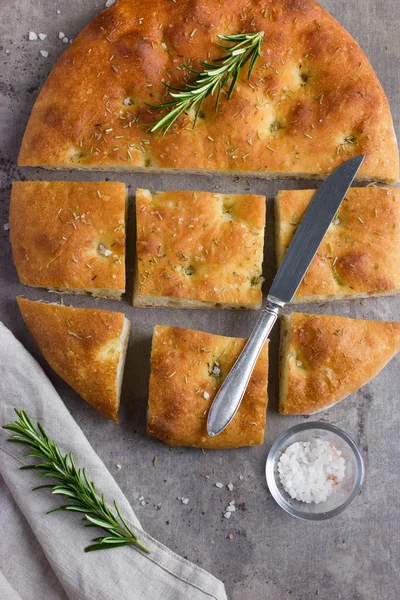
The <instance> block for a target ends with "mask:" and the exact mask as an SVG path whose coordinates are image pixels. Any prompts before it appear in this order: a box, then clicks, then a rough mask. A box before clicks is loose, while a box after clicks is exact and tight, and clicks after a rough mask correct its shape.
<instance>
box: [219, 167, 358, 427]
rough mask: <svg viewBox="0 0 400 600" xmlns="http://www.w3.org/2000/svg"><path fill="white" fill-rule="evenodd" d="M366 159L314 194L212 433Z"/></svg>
mask: <svg viewBox="0 0 400 600" xmlns="http://www.w3.org/2000/svg"><path fill="white" fill-rule="evenodd" d="M363 160H364V156H363V155H361V156H357V157H356V158H352V159H351V160H348V161H347V162H345V163H343V164H342V165H340V167H338V168H337V169H336V170H335V171H334V172H333V173H331V175H329V177H327V178H326V179H325V181H324V182H323V183H322V185H321V186H320V188H319V189H318V191H317V193H316V194H315V195H314V197H313V199H312V201H311V203H310V206H309V207H308V209H307V211H306V214H305V215H304V217H303V219H302V221H301V223H300V225H299V227H298V229H297V231H296V233H295V235H294V238H293V240H292V242H291V244H290V246H289V249H288V251H287V252H286V254H285V257H284V259H283V261H282V264H281V266H280V267H279V270H278V272H277V274H276V276H275V279H274V281H273V283H272V287H271V289H270V292H269V294H268V297H267V303H266V306H265V308H264V309H263V310H262V312H261V316H260V318H259V320H258V322H257V324H256V326H255V328H254V330H253V332H252V334H251V335H250V337H249V339H248V341H247V343H246V345H245V347H244V348H243V350H242V352H241V354H240V355H239V357H238V359H237V360H236V362H235V364H234V365H233V367H232V369H231V371H230V373H229V374H228V376H227V377H226V379H225V381H224V382H223V384H222V386H221V387H220V389H219V391H218V393H217V395H216V396H215V398H214V401H213V403H212V405H211V408H210V410H209V413H208V418H207V432H208V435H209V436H211V437H212V436H214V435H218V434H219V433H221V431H223V430H224V429H225V427H227V426H228V425H229V423H230V422H231V421H232V419H233V417H234V416H235V414H236V411H237V409H238V408H239V406H240V403H241V401H242V398H243V395H244V393H245V391H246V388H247V385H248V383H249V380H250V377H251V374H252V372H253V368H254V365H255V363H256V361H257V358H258V356H259V354H260V352H261V349H262V347H263V345H264V342H265V340H266V339H267V337H268V335H269V333H270V331H271V329H272V327H273V326H274V324H275V321H276V319H277V318H278V313H279V310H280V309H281V308H282V307H283V306H284V305H285V304H286V303H287V302H290V301H291V299H292V298H293V296H294V295H295V293H296V290H297V288H298V287H299V285H300V283H301V280H302V279H303V277H304V275H305V273H306V271H307V269H308V267H309V266H310V263H311V261H312V259H313V258H314V256H315V253H316V252H317V250H318V248H319V246H320V244H321V242H322V239H323V237H324V235H325V233H326V232H327V230H328V228H329V225H330V224H331V223H332V219H333V218H334V216H335V214H336V213H337V211H338V209H339V207H340V205H341V203H342V200H343V198H344V197H345V195H346V193H347V191H348V189H349V187H350V186H351V184H352V182H353V179H354V177H355V176H356V173H357V171H358V169H359V168H360V166H361V164H362V162H363Z"/></svg>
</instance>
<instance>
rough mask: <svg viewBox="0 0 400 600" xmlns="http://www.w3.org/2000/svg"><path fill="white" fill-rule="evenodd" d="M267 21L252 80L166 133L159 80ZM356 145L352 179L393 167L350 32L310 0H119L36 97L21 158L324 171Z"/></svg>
mask: <svg viewBox="0 0 400 600" xmlns="http://www.w3.org/2000/svg"><path fill="white" fill-rule="evenodd" d="M257 31H264V33H265V34H264V41H263V44H262V55H261V57H260V58H259V59H258V60H257V63H256V66H255V69H254V71H253V74H252V77H251V80H250V81H248V80H247V69H246V68H244V69H242V71H241V74H240V77H239V80H238V82H237V86H236V89H235V91H234V93H233V95H232V98H231V99H230V100H228V99H227V97H226V90H224V91H223V92H222V94H221V100H220V103H219V110H218V112H216V110H215V98H208V99H206V101H205V102H204V104H203V106H202V109H201V112H200V118H199V120H198V122H197V124H196V127H195V128H194V129H192V121H193V118H194V111H192V113H190V114H188V115H183V116H182V117H181V118H180V119H179V120H178V122H176V123H175V124H174V126H173V127H172V128H171V130H170V131H169V132H168V133H167V134H166V135H165V136H164V137H163V136H158V137H157V138H156V136H154V135H153V134H151V133H149V132H148V127H146V124H148V123H151V122H155V121H156V120H157V119H158V118H160V116H161V115H163V114H165V110H164V111H163V110H161V111H160V110H154V109H150V108H149V106H148V105H147V103H151V104H158V103H160V102H162V101H165V100H166V99H167V100H169V99H171V97H168V96H165V87H164V85H163V82H168V83H169V84H172V85H175V86H177V87H182V84H183V82H184V80H185V78H186V79H187V72H186V71H185V69H184V68H183V66H182V64H183V63H190V64H191V66H192V67H194V68H199V61H200V60H212V59H213V58H218V57H221V56H222V55H223V51H222V50H221V48H219V47H218V45H217V43H218V38H217V35H218V34H225V35H230V34H236V33H238V32H257ZM358 154H365V155H366V158H365V161H364V164H363V165H362V166H361V169H360V171H359V174H358V178H359V179H376V180H385V181H394V180H397V178H398V170H399V165H398V149H397V144H396V138H395V134H394V130H393V123H392V118H391V114H390V109H389V105H388V101H387V99H386V96H385V94H384V91H383V89H382V87H381V85H380V83H379V81H378V79H377V77H376V75H375V73H374V71H373V69H372V67H371V65H370V64H369V62H368V60H367V58H366V56H365V55H364V53H363V52H362V50H361V48H360V47H359V46H358V44H357V43H356V42H355V41H354V39H353V38H352V37H351V36H350V35H349V34H348V33H347V32H346V31H345V30H344V29H343V28H342V27H341V26H340V25H339V23H338V22H337V21H336V20H335V19H334V18H333V17H332V16H331V15H330V14H329V13H328V12H327V11H326V10H324V9H323V8H322V7H321V6H320V5H319V4H318V3H316V2H315V1H314V0H273V1H272V0H265V1H263V2H258V0H251V1H249V2H247V3H246V2H243V0H219V1H218V2H217V1H216V0H191V1H190V2H171V0H151V1H150V0H142V2H135V1H133V0H118V1H117V2H116V3H115V4H114V5H112V6H111V7H110V8H109V9H108V10H106V11H104V12H102V13H100V14H99V15H98V16H97V17H96V18H95V19H93V21H92V22H91V23H90V24H89V25H88V26H87V27H86V28H85V29H84V30H83V31H82V33H81V34H80V35H79V36H78V37H77V38H76V39H75V40H74V42H73V44H72V45H71V46H70V47H69V48H68V49H67V50H66V52H65V53H64V54H63V55H62V57H61V58H60V60H59V61H58V63H57V64H56V66H55V67H54V69H53V71H52V72H51V74H50V76H49V78H48V80H47V82H46V84H45V85H44V87H43V89H42V91H41V93H40V95H39V97H38V99H37V101H36V104H35V106H34V108H33V111H32V114H31V117H30V120H29V123H28V127H27V130H26V133H25V136H24V140H23V143H22V148H21V151H20V155H19V164H20V165H27V166H37V165H40V166H44V167H53V168H67V169H71V168H79V169H107V170H110V169H116V170H124V169H126V170H138V169H142V170H146V169H148V170H157V169H176V170H190V171H204V170H206V171H210V172H216V173H224V172H236V173H240V172H243V173H251V174H257V175H258V176H266V177H273V176H286V175H292V176H297V177H312V176H317V177H322V176H324V175H325V174H327V173H329V172H331V171H332V170H333V169H335V167H337V166H338V165H339V164H341V163H342V162H343V161H345V160H346V159H348V158H350V157H353V156H355V155H358Z"/></svg>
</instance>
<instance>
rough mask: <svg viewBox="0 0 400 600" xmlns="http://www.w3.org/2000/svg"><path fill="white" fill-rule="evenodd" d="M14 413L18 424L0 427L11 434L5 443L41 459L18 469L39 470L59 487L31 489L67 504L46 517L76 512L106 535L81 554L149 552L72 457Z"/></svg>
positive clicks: (53, 485)
mask: <svg viewBox="0 0 400 600" xmlns="http://www.w3.org/2000/svg"><path fill="white" fill-rule="evenodd" d="M14 410H15V412H16V414H17V416H18V417H19V421H16V422H15V423H10V424H9V425H3V429H7V430H9V431H11V432H12V434H11V436H10V437H9V439H8V441H9V442H14V443H18V444H25V445H26V446H29V447H30V448H31V449H32V450H31V451H30V452H28V453H27V454H26V455H25V456H28V457H34V458H38V459H40V460H41V462H40V463H38V464H34V465H26V466H24V467H21V469H22V470H28V469H37V470H39V471H41V474H40V477H51V478H52V479H53V480H54V481H56V482H58V484H60V485H57V484H55V483H53V484H48V485H40V486H38V487H35V488H33V490H41V489H44V488H48V489H51V491H52V494H61V495H63V496H64V497H65V500H66V502H68V503H67V504H65V505H63V506H59V507H58V508H54V509H53V510H50V511H48V512H47V514H50V513H53V512H59V511H72V512H80V513H83V514H84V517H83V520H84V521H87V523H86V525H85V527H100V528H101V529H104V530H105V531H106V532H107V536H105V537H99V538H95V539H94V540H92V541H93V542H96V543H95V544H92V545H91V546H87V547H86V548H85V552H93V551H94V550H107V549H110V548H118V547H120V546H128V545H129V546H136V547H137V548H140V549H141V550H143V551H144V552H147V553H150V552H151V550H149V548H147V547H146V546H145V545H144V544H143V543H142V542H141V541H140V540H139V539H138V538H137V536H136V535H135V534H134V532H133V531H132V530H131V529H130V527H129V526H128V524H127V523H126V521H125V519H124V518H123V517H122V515H121V513H120V511H119V508H118V506H117V504H116V502H115V501H114V509H115V513H114V512H113V511H112V510H111V509H110V508H109V507H108V506H107V504H106V502H105V500H104V496H103V495H102V496H101V497H100V496H99V495H98V493H97V492H96V488H95V486H94V484H93V482H90V481H89V479H88V477H87V475H86V471H85V469H83V468H79V469H78V468H77V467H76V465H75V462H74V459H73V456H72V454H71V453H68V454H66V455H65V456H63V455H62V454H61V452H60V449H59V448H58V445H57V443H56V442H51V441H50V439H49V438H48V436H47V434H46V432H45V431H44V429H43V427H42V426H41V425H40V423H38V424H37V427H38V429H35V427H34V426H33V424H32V422H31V421H30V419H29V417H28V415H27V414H26V412H25V411H23V410H17V409H16V408H15V409H14Z"/></svg>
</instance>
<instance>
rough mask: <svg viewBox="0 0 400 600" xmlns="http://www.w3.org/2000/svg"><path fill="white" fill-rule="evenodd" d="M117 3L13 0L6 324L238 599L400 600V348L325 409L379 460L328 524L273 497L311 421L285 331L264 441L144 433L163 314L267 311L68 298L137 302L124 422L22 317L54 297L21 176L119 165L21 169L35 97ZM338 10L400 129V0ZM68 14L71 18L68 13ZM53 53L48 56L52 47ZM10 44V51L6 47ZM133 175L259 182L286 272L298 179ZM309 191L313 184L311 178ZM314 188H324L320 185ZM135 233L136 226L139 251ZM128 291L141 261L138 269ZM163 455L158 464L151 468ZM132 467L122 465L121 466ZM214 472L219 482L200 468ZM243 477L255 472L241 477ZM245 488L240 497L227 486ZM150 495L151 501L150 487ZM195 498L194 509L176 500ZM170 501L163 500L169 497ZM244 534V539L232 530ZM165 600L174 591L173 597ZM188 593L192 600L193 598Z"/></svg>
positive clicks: (0, 80) (353, 312)
mask: <svg viewBox="0 0 400 600" xmlns="http://www.w3.org/2000/svg"><path fill="white" fill-rule="evenodd" d="M104 4H105V0H80V1H79V2H78V1H77V0H57V2H54V1H53V0H41V1H40V2H38V1H37V0H0V17H1V18H0V31H1V35H0V265H1V267H0V319H1V320H2V321H3V322H4V323H5V324H6V325H7V326H8V327H10V328H11V329H12V331H13V332H14V333H15V334H16V336H17V337H18V338H19V339H20V340H21V341H22V342H23V343H24V344H25V345H26V347H27V348H28V349H29V350H30V351H31V352H32V353H33V354H34V356H36V357H37V359H38V360H39V362H40V363H41V364H42V365H43V367H44V369H45V371H46V373H48V375H49V377H50V378H51V380H52V381H53V382H54V384H55V386H56V388H57V390H58V391H59V393H60V394H61V397H62V398H63V399H64V401H65V403H66V405H67V407H68V409H69V410H70V411H71V413H72V415H73V416H74V418H75V419H76V420H77V422H78V423H79V425H80V426H81V427H82V429H83V431H84V432H85V434H86V435H87V437H88V439H89V440H90V442H91V444H92V445H93V447H94V448H95V450H96V451H97V452H98V454H99V455H100V456H101V458H102V459H103V461H104V463H105V464H106V465H107V467H108V468H109V469H110V471H111V472H112V473H113V475H114V476H115V478H116V480H117V481H118V483H119V485H120V486H121V488H122V489H123V491H124V492H125V494H126V496H127V497H128V499H129V501H130V502H131V503H132V505H133V507H134V509H135V510H136V512H137V514H138V517H139V519H140V520H141V522H142V524H143V526H144V528H145V529H147V530H148V531H149V533H151V534H152V535H154V536H156V537H158V539H160V541H162V542H163V543H165V544H167V545H168V546H170V547H171V548H172V549H173V550H175V551H176V552H178V553H179V554H181V555H182V556H185V557H187V558H188V559H189V560H191V561H193V562H195V563H197V564H199V565H201V566H202V567H204V568H205V569H208V570H210V571H211V572H212V573H214V574H215V575H216V576H218V577H220V578H221V579H223V580H224V582H225V583H226V587H227V592H228V596H229V598H231V599H232V600H244V599H251V600H263V599H268V600H283V599H286V598H290V599H292V600H309V599H310V598H313V597H314V596H316V595H317V590H318V591H319V596H318V597H319V598H321V600H383V599H385V600H397V599H398V598H399V597H400V580H399V575H398V562H399V559H400V546H399V542H400V537H399V519H398V517H399V509H400V501H399V494H398V487H399V484H400V475H399V465H400V447H399V442H398V433H399V429H400V411H399V410H398V396H399V391H398V374H399V370H400V356H398V357H397V358H396V359H394V360H393V361H392V362H391V363H390V364H389V365H388V367H387V368H386V369H385V371H384V372H383V373H381V374H380V375H379V376H378V377H377V378H376V379H375V380H374V381H373V382H371V383H370V384H368V385H366V386H364V388H363V389H362V390H360V391H359V392H357V393H356V394H353V395H352V396H351V397H350V398H348V399H347V400H345V401H343V402H342V403H341V404H340V405H338V406H336V407H334V408H332V409H331V410H330V411H329V412H327V413H320V414H319V415H317V418H318V419H320V420H325V421H329V422H330V423H334V424H337V425H339V426H341V427H343V428H344V429H345V430H346V431H347V432H348V433H350V435H352V436H354V438H355V440H356V441H357V443H358V444H359V446H360V448H361V451H362V453H363V457H364V459H365V462H366V467H367V477H366V482H365V485H364V489H363V491H362V493H361V495H360V496H359V497H358V499H357V500H356V502H355V503H354V504H353V506H352V507H351V508H350V509H348V510H347V511H346V512H345V513H344V514H343V515H341V516H340V517H337V518H336V519H333V520H332V521H329V522H325V523H308V522H303V521H298V520H295V519H293V518H292V517H290V516H288V515H286V514H285V513H284V512H283V511H282V510H281V509H280V508H279V507H278V506H277V505H276V504H275V503H274V501H273V500H272V499H271V498H270V497H269V494H268V490H267V488H266V484H265V479H264V465H265V459H266V455H267V452H268V449H269V448H270V446H271V444H272V442H273V441H274V440H275V439H276V437H277V436H278V434H279V433H280V432H281V431H283V430H284V429H286V428H287V427H289V426H290V425H293V424H295V423H297V422H301V421H302V420H303V419H304V418H303V417H298V418H291V417H281V416H279V415H278V414H277V372H276V367H277V339H278V331H277V329H276V330H275V331H274V333H273V336H272V343H271V376H270V406H269V410H268V423H267V428H266V435H265V443H264V445H263V446H262V447H259V448H253V449H241V450H233V451H225V452H211V451H208V452H206V454H205V455H203V454H202V453H201V452H200V450H192V449H186V448H184V449H174V450H173V451H172V452H170V451H169V448H168V447H167V446H165V445H163V444H162V443H161V442H158V441H157V440H155V439H152V438H150V437H147V436H146V434H145V412H146V401H147V384H148V376H149V354H150V345H151V334H152V328H153V326H154V325H155V324H156V323H161V324H169V325H179V326H187V327H192V328H198V329H204V330H207V331H211V332H213V333H220V334H225V335H234V336H235V335H237V336H246V335H247V334H248V333H249V331H250V328H251V326H252V324H253V323H254V322H255V319H256V315H255V314H254V313H251V312H249V313H245V312H239V313H237V312H233V311H227V312H223V311H218V312H211V311H193V312H192V311H182V310H175V311H174V310H144V309H133V308H132V307H131V306H130V295H127V297H126V298H125V299H124V301H123V302H122V303H121V304H117V303H115V302H114V303H113V302H107V301H104V300H101V301H100V300H99V301H93V300H92V299H90V298H81V297H79V296H78V297H73V296H72V297H67V302H70V303H71V304H73V305H74V306H93V305H96V306H101V307H103V308H110V309H113V310H124V311H125V312H126V314H127V316H128V317H129V318H130V319H131V321H132V333H131V340H130V346H129V354H128V362H127V368H126V376H125V381H124V392H123V400H122V407H121V412H120V417H121V423H120V425H119V426H118V425H115V424H114V423H111V422H108V421H106V420H105V419H103V418H102V417H101V416H100V415H98V414H97V413H95V411H94V410H93V409H91V408H90V407H89V406H88V405H86V404H85V403H84V402H83V401H82V400H81V399H80V398H79V397H78V396H77V395H76V394H75V393H74V392H73V391H72V390H71V389H70V388H69V387H68V386H67V385H66V384H65V383H64V382H63V381H61V380H60V379H59V378H58V377H57V376H56V375H55V374H54V373H53V372H52V371H51V370H50V369H49V367H48V366H47V365H46V364H45V362H44V361H43V359H42V358H41V356H40V355H39V354H38V352H37V350H36V348H35V346H34V344H33V342H32V340H31V338H30V336H29V334H28V332H27V330H26V328H25V327H24V324H23V322H22V319H21V317H20V315H19V313H18V309H17V306H16V303H15V296H16V295H17V294H20V293H24V294H26V296H27V297H29V298H32V299H36V298H46V299H51V300H54V299H55V297H54V296H52V295H50V294H48V293H46V292H45V291H41V290H33V289H29V288H23V287H22V286H20V285H19V283H18V280H17V274H16V272H15V269H14V266H13V264H12V259H11V248H10V245H9V240H8V233H7V232H6V231H4V230H3V223H6V222H7V221H8V204H9V193H10V185H11V182H12V180H14V179H24V178H25V179H26V178H30V179H35V178H38V179H76V180H78V179H79V180H85V179H93V180H99V179H102V178H103V177H106V176H107V174H103V173H101V174H90V173H80V172H71V173H52V172H45V171H43V170H35V169H18V168H17V166H16V158H17V153H18V149H19V146H20V143H21V138H22V134H23V131H24V128H25V125H26V123H27V120H28V116H29V113H30V110H31V108H32V105H33V103H34V101H35V99H36V97H37V94H38V91H39V89H40V88H41V86H42V84H43V83H44V81H45V79H46V76H47V75H48V73H49V71H50V70H51V68H52V65H53V64H54V63H55V61H56V60H57V58H58V56H59V55H60V54H61V53H62V52H63V50H64V48H65V46H64V44H63V43H62V42H61V40H59V39H58V33H59V32H60V31H63V32H64V33H65V34H66V35H67V36H68V37H69V38H73V37H75V36H76V35H77V34H78V32H79V31H80V30H81V29H82V28H83V26H84V25H86V24H87V23H88V22H89V20H90V19H91V18H92V17H93V16H94V15H95V14H96V13H97V12H98V11H99V10H101V9H102V8H103V7H104ZM325 6H326V8H328V9H329V10H330V11H331V12H332V13H333V15H334V16H335V17H336V18H337V19H338V20H339V21H340V22H341V23H342V24H343V25H344V26H345V27H346V28H347V30H348V31H350V33H352V34H353V36H354V37H355V38H356V39H357V40H358V42H359V43H360V44H361V46H362V48H363V49H364V51H365V52H366V54H367V56H368V57H369V59H370V60H371V62H372V64H373V66H374V68H375V70H376V72H377V74H378V77H379V78H380V80H381V82H382V84H383V87H384V89H385V90H386V93H387V95H388V97H389V101H390V103H391V106H392V111H393V116H394V121H395V126H396V128H397V131H399V126H400V103H399V89H400V81H399V78H400V75H399V74H400V70H399V62H400V38H399V30H398V24H399V21H400V2H399V1H398V0H386V2H381V1H380V0H365V1H364V2H362V3H360V2H356V0H326V2H325ZM57 9H59V10H60V12H61V14H59V15H58V14H57V13H56V10H57ZM30 30H33V31H35V32H36V33H39V32H43V33H46V34H47V35H48V37H47V39H46V40H45V41H44V42H39V41H37V42H29V41H27V36H28V32H29V31H30ZM40 49H44V50H48V52H49V57H48V58H43V57H41V56H40V54H39V50H40ZM7 50H8V51H9V53H7V52H6V51H7ZM109 177H110V179H112V180H120V181H125V182H126V183H127V184H129V186H130V189H131V194H133V193H134V190H135V188H136V187H138V186H142V187H146V186H148V187H150V188H151V189H153V190H162V189H204V190H215V191H216V190H218V191H224V192H231V193H232V192H242V191H244V190H249V191H252V192H255V193H263V194H266V195H267V196H268V198H269V202H268V217H269V224H268V237H267V239H268V240H269V241H268V242H267V244H266V257H265V261H266V264H265V271H266V272H265V275H266V278H267V282H266V285H265V289H268V284H269V283H270V281H271V279H272V276H273V269H274V267H273V265H274V253H273V248H272V242H271V240H272V231H273V227H272V198H273V196H274V194H275V193H276V191H277V189H278V188H279V187H282V188H289V187H290V188H294V187H298V186H299V184H298V183H296V182H293V181H281V182H279V183H277V182H272V181H271V182H266V181H262V180H257V179H251V180H249V181H247V180H245V179H242V180H240V181H234V178H231V177H227V178H214V177H207V176H204V177H200V176H194V175H193V176H185V175H173V174H171V175H165V174H159V175H151V176H149V175H147V174H132V175H118V174H110V175H109ZM300 185H301V186H302V187H306V183H304V182H303V183H302V184H300ZM311 186H315V183H314V184H311ZM133 247H134V239H133V236H132V231H131V232H130V234H129V248H130V252H128V255H129V256H130V257H131V258H132V250H133ZM128 273H129V282H128V283H129V286H130V285H131V280H132V265H131V264H130V265H128ZM308 311H309V312H312V311H315V312H324V313H325V312H327V313H332V314H333V313H337V314H342V315H345V316H353V317H367V318H381V319H387V320H395V319H397V320H400V300H398V299H397V300H396V299H393V298H389V299H384V298H381V299H378V300H377V299H369V300H367V301H365V302H363V303H362V304H361V302H360V301H354V302H349V301H347V302H336V303H333V304H331V305H329V306H324V307H318V306H315V307H310V306H309V307H308ZM154 456H158V464H157V468H154V467H153V465H152V460H153V457H154ZM117 460H118V461H119V462H120V463H121V464H122V468H121V469H120V470H117V468H116V466H115V465H116V461H117ZM202 473H208V474H209V475H210V479H205V478H204V477H202V476H201V474H202ZM239 475H242V476H243V480H239ZM217 481H222V482H224V483H228V482H232V483H233V484H234V490H233V492H229V491H228V490H227V489H226V488H224V489H217V488H216V487H215V486H214V483H215V482H217ZM141 495H143V496H144V497H145V500H146V504H145V505H144V506H142V505H140V504H139V502H138V498H139V496H141ZM180 496H185V497H187V498H189V503H188V504H187V505H183V504H182V503H181V502H180V501H178V499H177V497H180ZM232 499H235V500H236V505H237V506H239V510H238V511H237V512H236V513H235V514H234V515H233V516H232V518H231V519H230V520H226V519H224V518H223V516H222V510H223V508H225V506H227V504H228V502H229V501H230V500H232ZM160 502H161V508H160V509H157V504H158V503H160ZM230 533H232V534H233V539H232V540H229V539H228V535H229V534H230ZM160 600H161V599H160ZM188 600H189V599H188Z"/></svg>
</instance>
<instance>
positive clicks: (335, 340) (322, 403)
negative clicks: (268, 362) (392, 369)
mask: <svg viewBox="0 0 400 600" xmlns="http://www.w3.org/2000/svg"><path fill="white" fill-rule="evenodd" d="M398 350H400V323H388V322H385V321H364V320H361V319H349V318H346V317H336V316H331V315H307V314H303V313H292V314H291V315H283V316H282V320H281V344H280V390H279V396H280V400H279V412H280V413H282V414H286V415H294V414H313V413H316V412H318V411H320V410H324V409H326V408H329V407H330V406H332V405H333V404H336V402H339V401H340V400H343V398H345V397H346V396H348V395H349V394H352V393H353V392H355V391H356V390H358V389H359V388H360V387H361V386H363V385H364V384H366V383H367V382H368V381H370V380H371V379H372V378H373V377H375V375H377V374H378V373H379V371H380V370H381V369H383V367H384V366H385V365H386V363H387V362H388V361H389V360H390V359H391V358H392V357H393V356H394V355H395V354H396V353H397V352H398Z"/></svg>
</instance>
